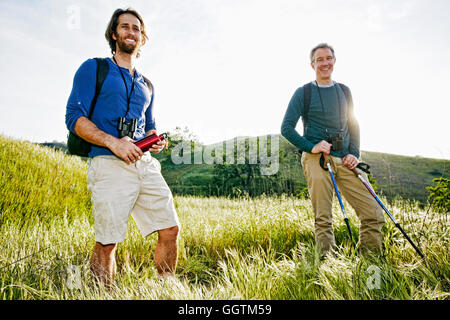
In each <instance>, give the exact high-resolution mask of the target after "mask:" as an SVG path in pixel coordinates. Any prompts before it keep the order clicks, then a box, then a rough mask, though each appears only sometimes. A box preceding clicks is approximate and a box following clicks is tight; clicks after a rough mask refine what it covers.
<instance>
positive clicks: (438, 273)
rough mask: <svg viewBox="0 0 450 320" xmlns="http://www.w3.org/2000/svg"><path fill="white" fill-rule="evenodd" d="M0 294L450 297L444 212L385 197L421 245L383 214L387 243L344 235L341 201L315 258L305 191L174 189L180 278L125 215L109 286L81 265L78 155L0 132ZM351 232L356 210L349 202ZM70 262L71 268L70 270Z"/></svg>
mask: <svg viewBox="0 0 450 320" xmlns="http://www.w3.org/2000/svg"><path fill="white" fill-rule="evenodd" d="M0 156H1V158H0V170H1V181H0V214H1V216H0V250H1V254H0V299H5V300H9V299H280V300H285V299H448V298H449V295H450V293H449V291H450V290H449V289H450V282H449V276H450V263H449V261H450V259H449V252H448V247H449V234H448V230H449V221H448V214H445V213H437V212H433V211H431V210H427V209H426V208H425V209H423V208H422V209H421V208H420V207H419V206H418V205H417V203H414V202H408V201H396V202H394V203H387V202H385V203H386V204H388V207H389V209H391V212H392V213H393V215H394V216H395V217H396V218H397V219H398V220H399V222H400V223H401V224H402V226H403V227H404V229H405V231H406V232H407V233H408V234H409V235H410V236H411V238H412V239H413V240H414V241H415V242H416V243H417V244H418V245H419V247H420V248H421V249H422V251H423V252H424V254H425V256H426V258H427V259H426V261H425V262H424V261H422V260H420V258H419V256H418V255H417V254H416V252H415V251H414V250H413V248H412V247H411V246H410V245H409V243H408V242H407V241H406V240H405V239H404V238H403V236H402V235H401V234H400V232H399V231H398V230H397V229H396V228H395V226H393V224H392V223H391V221H390V220H389V219H388V218H387V217H386V220H387V223H386V225H385V226H384V228H383V234H384V246H385V249H384V254H383V256H382V257H380V256H368V255H362V254H361V253H359V252H358V251H356V250H354V249H353V248H352V247H351V245H350V243H349V242H348V240H347V239H348V236H347V231H346V228H345V224H344V223H343V221H342V219H341V213H340V210H339V207H338V204H337V202H336V203H335V206H334V208H333V212H334V217H335V219H334V228H335V236H336V242H337V244H338V247H339V249H338V251H337V253H336V254H335V255H334V256H329V257H326V258H325V259H320V258H319V257H318V255H317V254H316V251H315V248H314V232H313V215H312V208H311V204H310V202H309V201H308V200H304V199H298V198H294V197H284V196H281V197H265V196H262V197H258V198H236V199H227V198H201V197H191V196H176V197H175V205H176V208H177V211H178V214H179V217H180V222H181V225H182V230H181V233H180V237H179V248H180V250H179V263H178V269H177V275H178V279H179V281H177V282H164V281H161V280H158V278H157V272H156V269H155V267H154V264H153V250H154V247H155V244H156V235H153V236H150V237H148V238H146V239H144V238H142V236H141V235H140V233H139V231H138V229H137V227H136V225H135V223H134V221H133V220H132V219H130V223H129V228H128V233H127V238H126V240H125V241H124V242H123V243H122V244H121V245H120V246H119V249H118V252H117V256H116V257H117V263H118V275H117V277H116V282H115V284H114V287H113V290H112V291H108V290H106V289H105V288H103V287H102V286H98V285H96V284H95V283H94V282H93V281H92V279H91V276H90V272H89V264H88V262H89V256H90V253H91V250H92V248H93V245H94V230H93V220H92V217H91V214H90V201H89V193H88V191H87V190H86V178H85V170H86V164H85V163H84V162H82V161H80V160H79V159H78V158H76V157H69V156H66V155H65V154H63V153H62V152H59V151H54V150H51V149H49V148H44V147H37V146H35V145H32V144H29V143H25V142H21V141H15V140H12V139H8V138H5V137H1V136H0ZM346 208H347V211H348V214H349V217H350V222H351V224H352V226H353V233H354V234H357V233H358V225H359V222H358V219H357V218H356V216H355V213H354V212H353V210H352V209H351V208H350V207H349V206H348V205H347V204H346ZM68 269H71V270H72V271H73V272H72V273H70V272H68Z"/></svg>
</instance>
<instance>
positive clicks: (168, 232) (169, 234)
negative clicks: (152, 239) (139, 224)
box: [158, 226, 179, 241]
mask: <svg viewBox="0 0 450 320" xmlns="http://www.w3.org/2000/svg"><path fill="white" fill-rule="evenodd" d="M178 233H179V228H178V226H174V227H171V228H167V229H162V230H159V231H158V235H159V239H160V240H161V241H174V240H176V239H177V237H178Z"/></svg>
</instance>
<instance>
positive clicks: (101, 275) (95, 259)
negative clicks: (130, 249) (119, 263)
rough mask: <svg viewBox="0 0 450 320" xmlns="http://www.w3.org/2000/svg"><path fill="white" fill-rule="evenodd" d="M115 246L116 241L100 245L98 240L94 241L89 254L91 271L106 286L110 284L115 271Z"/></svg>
mask: <svg viewBox="0 0 450 320" xmlns="http://www.w3.org/2000/svg"><path fill="white" fill-rule="evenodd" d="M116 248H117V243H113V244H107V245H102V244H101V243H100V242H96V243H95V247H94V251H93V252H92V256H91V265H90V269H91V271H92V273H93V274H94V275H95V276H96V277H97V279H99V280H100V281H101V282H103V283H104V284H105V285H106V286H107V287H110V286H111V284H112V282H113V281H114V274H115V273H116V259H115V257H114V255H115V252H116Z"/></svg>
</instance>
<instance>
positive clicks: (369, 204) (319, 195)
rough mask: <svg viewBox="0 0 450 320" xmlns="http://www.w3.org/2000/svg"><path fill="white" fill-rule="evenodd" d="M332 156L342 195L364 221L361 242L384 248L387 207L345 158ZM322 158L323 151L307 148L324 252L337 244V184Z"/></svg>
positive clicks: (305, 165) (307, 174)
mask: <svg viewBox="0 0 450 320" xmlns="http://www.w3.org/2000/svg"><path fill="white" fill-rule="evenodd" d="M329 158H330V164H331V168H332V170H333V175H334V178H335V180H336V184H337V186H338V190H339V192H340V194H341V196H344V198H345V199H346V200H347V202H348V203H350V205H351V206H352V207H353V209H355V212H356V215H357V216H358V218H359V220H360V221H361V226H360V229H359V246H360V247H361V248H363V249H369V250H381V249H382V233H381V227H382V226H383V224H384V221H385V220H384V212H383V210H382V209H381V208H380V206H379V205H378V203H377V202H376V200H375V199H374V198H373V197H372V195H371V194H370V193H369V191H368V190H367V189H366V188H365V186H364V185H363V183H362V182H361V181H360V180H359V179H358V177H356V176H355V174H354V173H353V172H352V171H350V170H349V169H348V168H346V167H344V166H342V159H341V158H337V157H333V156H329ZM319 160H320V154H311V153H307V152H303V154H302V160H301V162H302V167H303V172H304V174H305V177H306V180H307V182H308V191H309V194H310V197H311V201H312V206H313V211H314V218H315V238H316V245H317V246H318V247H319V249H320V251H321V253H322V254H325V253H326V252H328V251H329V250H330V249H334V247H335V246H336V244H335V240H334V234H333V225H332V220H333V218H332V211H331V210H332V203H333V194H334V186H333V181H332V180H331V177H330V173H329V172H328V171H325V170H323V169H322V168H321V167H320V164H319ZM358 170H359V169H358ZM361 173H362V176H363V178H364V179H365V180H366V181H368V179H367V176H366V175H365V174H364V172H361ZM341 217H342V216H341ZM342 219H343V217H342Z"/></svg>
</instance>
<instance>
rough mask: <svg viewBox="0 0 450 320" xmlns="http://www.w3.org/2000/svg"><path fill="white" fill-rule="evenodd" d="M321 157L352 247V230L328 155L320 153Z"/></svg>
mask: <svg viewBox="0 0 450 320" xmlns="http://www.w3.org/2000/svg"><path fill="white" fill-rule="evenodd" d="M322 156H323V158H324V160H325V163H326V164H327V168H328V172H329V173H330V177H331V180H332V181H333V185H334V190H335V191H336V195H337V197H338V199H339V204H340V206H341V210H342V213H343V214H344V221H345V224H346V225H347V229H348V233H349V235H350V240H351V241H352V244H353V245H354V243H353V235H352V229H351V228H350V222H349V221H348V217H347V213H346V212H345V208H344V204H343V203H342V199H341V195H340V194H339V190H338V187H337V185H336V180H334V175H333V170H332V169H331V164H330V159H329V158H328V155H326V154H324V153H322ZM322 169H325V168H323V167H322Z"/></svg>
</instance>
